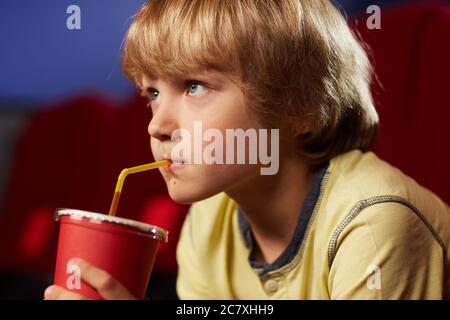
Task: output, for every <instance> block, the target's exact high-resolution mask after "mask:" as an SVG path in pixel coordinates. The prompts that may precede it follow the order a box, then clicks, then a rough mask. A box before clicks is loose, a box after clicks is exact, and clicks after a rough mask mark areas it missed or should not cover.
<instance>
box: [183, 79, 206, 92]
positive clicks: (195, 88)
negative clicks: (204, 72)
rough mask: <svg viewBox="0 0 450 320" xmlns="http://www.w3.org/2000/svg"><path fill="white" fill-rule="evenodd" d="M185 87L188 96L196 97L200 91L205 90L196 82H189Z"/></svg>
mask: <svg viewBox="0 0 450 320" xmlns="http://www.w3.org/2000/svg"><path fill="white" fill-rule="evenodd" d="M187 87H188V93H189V94H190V95H197V94H199V93H201V92H202V90H206V87H205V86H204V85H203V84H201V83H200V82H198V81H189V82H188V84H187Z"/></svg>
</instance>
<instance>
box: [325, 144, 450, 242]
mask: <svg viewBox="0 0 450 320" xmlns="http://www.w3.org/2000/svg"><path fill="white" fill-rule="evenodd" d="M323 189H324V190H323V196H322V198H321V202H320V203H319V207H320V214H319V215H318V217H317V218H318V220H319V221H318V223H319V224H320V226H321V231H319V232H324V236H326V237H327V238H328V239H331V242H333V241H337V240H338V239H341V238H343V235H344V234H345V232H348V231H351V230H354V229H355V228H356V227H357V226H358V225H359V224H361V226H362V227H364V226H367V225H368V224H376V225H383V226H384V227H383V228H380V230H390V232H391V234H398V235H399V236H402V235H405V234H407V233H408V232H409V231H408V228H411V224H412V223H413V224H414V225H416V226H419V225H420V228H422V227H425V228H426V229H428V231H429V232H430V234H433V235H434V236H436V238H442V239H441V240H439V241H441V242H444V243H446V244H450V228H449V227H448V226H449V225H450V208H449V206H448V205H447V204H446V203H444V202H443V201H442V200H441V199H440V198H439V197H438V196H436V195H435V194H434V193H433V192H431V191H430V190H428V189H427V188H425V187H423V186H421V185H420V184H419V183H418V182H416V181H415V180H414V179H413V178H411V177H409V176H407V175H406V174H404V173H403V172H402V171H401V170H400V169H398V168H396V167H394V166H392V165H390V164H389V163H387V162H386V161H384V160H382V159H380V158H379V157H378V156H377V155H376V154H375V153H373V152H365V153H363V152H361V151H359V150H353V151H350V152H347V153H345V154H342V155H340V156H337V157H335V158H333V159H332V160H331V161H330V165H329V168H328V171H327V173H326V181H324V184H323ZM363 221H365V223H362V222H363ZM330 235H331V236H330Z"/></svg>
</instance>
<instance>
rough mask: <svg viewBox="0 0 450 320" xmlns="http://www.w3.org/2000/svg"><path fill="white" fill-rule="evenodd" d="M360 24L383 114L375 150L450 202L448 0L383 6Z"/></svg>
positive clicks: (359, 21) (360, 19)
mask: <svg viewBox="0 0 450 320" xmlns="http://www.w3.org/2000/svg"><path fill="white" fill-rule="evenodd" d="M381 13H382V15H381V29H380V30H369V29H368V28H367V27H366V19H367V16H361V17H359V18H358V19H357V20H356V23H355V25H356V29H357V30H358V31H359V33H360V34H361V36H362V38H363V40H364V41H365V42H366V43H367V44H368V45H369V47H370V48H371V50H372V52H373V59H372V60H373V62H374V66H375V73H376V76H377V77H378V79H379V82H380V83H381V86H380V85H374V88H373V89H374V90H373V91H374V97H375V101H376V106H377V110H378V112H379V114H380V122H381V126H380V132H379V136H378V139H377V141H376V144H375V151H376V153H377V154H379V155H380V156H381V158H383V159H385V160H387V161H388V162H390V163H392V164H393V165H395V166H397V167H399V168H400V169H401V170H403V171H404V172H405V173H406V174H408V175H410V176H411V177H413V178H414V179H415V180H416V181H418V182H419V183H421V184H422V185H424V186H425V187H427V188H429V189H431V190H432V191H433V192H435V193H436V194H438V195H439V196H440V197H441V198H442V199H443V200H444V201H446V202H447V203H450V125H449V121H450V81H449V75H450V59H449V57H450V6H449V5H448V3H447V4H433V1H422V2H419V3H418V4H411V5H409V6H401V7H392V8H389V7H388V8H383V9H382V11H381Z"/></svg>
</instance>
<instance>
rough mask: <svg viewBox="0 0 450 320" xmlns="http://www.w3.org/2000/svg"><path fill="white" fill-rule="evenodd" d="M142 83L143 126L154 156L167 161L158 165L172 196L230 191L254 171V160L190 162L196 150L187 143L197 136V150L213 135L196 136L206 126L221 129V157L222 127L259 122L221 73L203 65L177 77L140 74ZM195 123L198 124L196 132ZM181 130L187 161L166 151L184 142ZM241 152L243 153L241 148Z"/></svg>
mask: <svg viewBox="0 0 450 320" xmlns="http://www.w3.org/2000/svg"><path fill="white" fill-rule="evenodd" d="M142 89H143V90H144V92H145V94H146V95H147V96H148V97H149V100H150V107H151V109H152V113H153V118H152V120H151V121H150V123H149V126H148V132H149V134H150V137H151V138H150V140H151V148H152V152H153V155H154V158H155V160H162V159H171V160H172V161H173V163H172V165H170V166H169V167H163V168H160V171H161V173H162V175H163V177H164V180H165V182H166V184H167V188H168V191H169V194H170V196H171V198H172V199H173V200H175V201H177V202H181V203H192V202H195V201H199V200H202V199H205V198H208V197H210V196H212V195H214V194H217V193H219V192H222V191H233V190H235V189H238V188H239V187H240V185H242V184H243V183H245V182H247V181H248V180H251V179H252V178H254V177H255V176H257V175H259V174H260V171H259V167H260V166H259V165H255V164H252V165H251V164H217V163H214V164H206V163H205V162H204V161H202V163H201V164H195V163H193V162H194V157H195V156H194V151H195V152H198V150H193V149H194V148H197V149H198V147H199V145H198V144H197V145H196V142H194V140H196V141H201V142H200V145H201V150H200V152H201V153H202V154H203V151H204V150H205V147H206V146H207V145H209V144H211V142H212V141H213V140H212V139H211V140H209V141H208V140H207V139H204V138H203V137H202V134H203V133H204V132H206V131H208V129H217V130H218V131H216V132H220V133H221V134H222V137H223V138H224V139H223V158H224V159H225V156H226V141H225V137H226V134H225V130H226V129H235V128H241V129H243V130H247V129H249V128H254V129H259V128H261V126H260V125H259V123H258V121H257V118H256V116H255V114H254V113H253V112H252V111H251V110H250V109H249V108H248V106H247V105H246V104H245V101H244V96H243V93H242V90H241V89H240V88H239V87H238V86H237V85H236V84H235V83H234V82H232V81H231V80H230V79H229V78H228V77H227V76H226V75H225V74H223V73H221V72H219V71H216V70H211V69H208V70H203V71H201V72H199V73H196V74H191V75H187V76H186V77H185V78H183V79H161V78H160V79H148V78H144V79H143V80H142ZM198 121H201V122H198ZM194 123H196V124H197V130H194V127H195V126H194ZM199 123H201V129H202V131H201V132H200V133H199V130H198V125H199ZM177 129H183V130H186V131H185V132H184V133H181V138H180V137H178V140H177V139H175V140H174V141H172V140H173V139H172V135H173V133H174V131H175V130H177ZM194 131H195V132H194ZM187 136H190V139H191V146H190V148H189V144H187V146H188V148H189V149H190V150H191V157H190V158H191V159H190V160H191V163H184V164H180V163H179V162H180V161H185V162H186V161H187V158H189V157H186V156H183V159H177V158H179V157H174V156H173V152H172V151H173V148H174V147H175V146H176V145H178V146H180V143H181V144H183V143H184V146H186V142H187V141H188V139H187V138H186V137H187ZM244 152H245V154H246V159H248V154H247V151H244ZM235 153H236V152H235ZM234 163H236V161H234ZM246 163H248V161H246Z"/></svg>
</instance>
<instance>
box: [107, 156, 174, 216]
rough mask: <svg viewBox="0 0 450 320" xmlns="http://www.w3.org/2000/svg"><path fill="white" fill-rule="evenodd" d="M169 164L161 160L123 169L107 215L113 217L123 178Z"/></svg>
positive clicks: (168, 161) (167, 161)
mask: <svg viewBox="0 0 450 320" xmlns="http://www.w3.org/2000/svg"><path fill="white" fill-rule="evenodd" d="M170 163H171V161H170V160H161V161H156V162H153V163H148V164H143V165H140V166H136V167H131V168H126V169H123V170H122V172H120V174H119V178H118V179H117V184H116V189H115V190H114V197H113V200H112V202H111V207H110V209H109V215H110V216H115V215H116V211H117V206H118V204H119V199H120V194H121V192H122V187H123V183H124V182H125V178H126V176H127V175H129V174H131V173H136V172H142V171H147V170H151V169H156V168H159V167H163V166H168V165H169V164H170Z"/></svg>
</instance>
